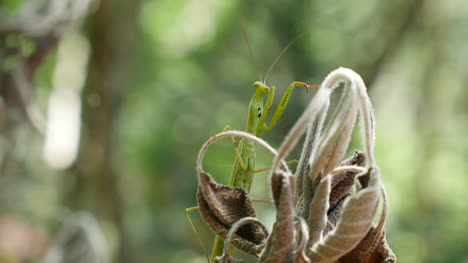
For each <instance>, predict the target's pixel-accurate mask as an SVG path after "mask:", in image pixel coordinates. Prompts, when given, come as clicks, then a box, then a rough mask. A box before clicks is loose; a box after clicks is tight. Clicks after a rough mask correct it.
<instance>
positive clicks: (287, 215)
mask: <svg viewBox="0 0 468 263" xmlns="http://www.w3.org/2000/svg"><path fill="white" fill-rule="evenodd" d="M294 187H295V183H294V178H293V176H292V175H291V174H288V173H284V172H280V171H278V172H274V173H273V174H272V176H271V191H272V195H273V199H274V203H275V206H276V210H277V214H276V222H275V224H274V225H273V230H272V233H271V235H270V236H269V237H268V244H267V247H266V248H265V250H264V252H263V253H262V255H261V257H260V260H259V261H258V262H260V263H284V262H292V259H293V257H294V250H295V248H296V227H295V221H294V211H293V207H294V204H293V202H294Z"/></svg>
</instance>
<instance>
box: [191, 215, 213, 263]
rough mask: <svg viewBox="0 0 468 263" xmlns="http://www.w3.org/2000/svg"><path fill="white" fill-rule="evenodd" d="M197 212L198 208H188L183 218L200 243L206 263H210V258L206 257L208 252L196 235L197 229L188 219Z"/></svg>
mask: <svg viewBox="0 0 468 263" xmlns="http://www.w3.org/2000/svg"><path fill="white" fill-rule="evenodd" d="M196 210H198V206H194V207H190V208H187V209H185V217H186V218H187V221H188V222H189V224H190V227H191V228H192V231H193V233H194V234H195V236H196V237H197V239H198V242H199V243H200V246H201V248H202V249H203V253H204V254H205V256H206V259H207V260H208V263H210V257H209V256H208V252H207V250H206V248H205V246H204V245H203V242H202V240H201V238H200V235H199V234H198V231H197V228H196V227H195V225H194V224H193V222H192V219H190V215H189V214H190V213H191V212H193V211H196Z"/></svg>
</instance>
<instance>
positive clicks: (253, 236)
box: [197, 173, 266, 255]
mask: <svg viewBox="0 0 468 263" xmlns="http://www.w3.org/2000/svg"><path fill="white" fill-rule="evenodd" d="M199 180H200V186H199V188H198V194H197V199H198V206H199V208H200V214H201V216H202V218H203V219H204V220H205V222H206V223H207V224H208V226H209V227H210V228H211V230H213V232H215V233H216V234H217V235H218V236H220V237H221V238H223V239H225V238H226V236H227V234H228V231H229V229H230V228H231V226H232V225H233V224H234V223H236V222H237V221H239V220H240V219H242V218H244V217H256V214H255V209H254V208H253V205H252V201H250V198H249V197H248V194H247V191H245V190H244V189H242V188H240V187H229V186H225V185H222V184H218V183H216V182H215V181H214V180H213V178H212V177H211V176H210V175H209V174H207V173H200V174H199ZM265 239H266V236H265V233H264V232H263V231H262V230H261V229H260V227H259V226H258V225H254V224H248V225H244V226H243V227H241V228H240V229H239V230H238V231H237V232H236V235H234V237H233V238H232V244H233V245H234V246H236V247H237V248H239V249H241V250H243V251H245V252H247V253H249V254H252V255H259V254H260V252H261V251H262V249H263V247H264V240H265Z"/></svg>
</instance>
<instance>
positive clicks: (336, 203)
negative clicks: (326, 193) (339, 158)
mask: <svg viewBox="0 0 468 263" xmlns="http://www.w3.org/2000/svg"><path fill="white" fill-rule="evenodd" d="M364 165H365V155H364V153H362V152H360V151H354V154H353V156H351V157H350V158H348V159H346V160H344V161H343V162H341V164H340V166H358V167H364ZM356 175H357V173H356V172H352V171H348V172H343V173H339V174H336V175H334V176H333V177H332V183H331V187H332V190H331V193H330V199H329V202H330V208H329V209H328V212H327V217H328V222H327V227H326V228H325V231H324V233H325V234H326V233H328V232H330V231H331V230H332V229H333V228H334V227H335V226H336V224H337V223H338V220H339V219H340V216H341V212H342V210H343V204H344V202H345V201H346V199H347V198H348V197H350V196H351V195H352V192H353V191H352V190H353V189H352V187H353V185H354V178H355V177H356Z"/></svg>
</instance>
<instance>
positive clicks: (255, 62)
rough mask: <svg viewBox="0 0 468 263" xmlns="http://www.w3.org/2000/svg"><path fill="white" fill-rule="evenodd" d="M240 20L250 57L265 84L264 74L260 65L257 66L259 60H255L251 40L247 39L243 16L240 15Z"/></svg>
mask: <svg viewBox="0 0 468 263" xmlns="http://www.w3.org/2000/svg"><path fill="white" fill-rule="evenodd" d="M239 18H240V24H241V27H242V34H243V36H244V39H245V42H247V47H249V52H250V57H251V58H252V60H253V62H254V64H255V69H256V70H257V74H258V78H259V80H260V82H262V83H264V82H263V78H262V74H261V73H260V69H259V67H258V64H257V60H256V59H255V56H254V54H253V52H252V47H251V46H250V42H249V38H248V37H247V33H246V31H245V27H244V22H243V21H242V16H240V15H239Z"/></svg>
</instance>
